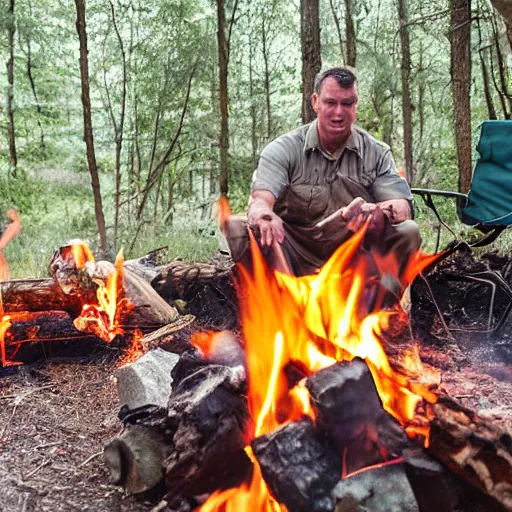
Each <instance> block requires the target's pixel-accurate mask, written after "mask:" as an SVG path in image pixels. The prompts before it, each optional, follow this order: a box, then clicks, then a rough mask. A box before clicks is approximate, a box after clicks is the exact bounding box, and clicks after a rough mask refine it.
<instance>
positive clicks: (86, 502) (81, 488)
mask: <svg viewBox="0 0 512 512" xmlns="http://www.w3.org/2000/svg"><path fill="white" fill-rule="evenodd" d="M114 368H115V361H113V360H112V356H111V355H105V354H95V357H94V358H92V357H91V358H89V360H83V361H47V362H39V363H34V364H32V365H29V366H25V367H20V368H19V369H17V370H16V371H15V372H14V373H13V375H10V376H9V375H7V376H4V377H2V378H0V489H2V492H1V497H0V511H1V512H32V511H42V512H43V511H48V512H50V511H51V512H68V511H69V512H71V511H75V510H91V511H95V512H103V511H105V512H107V511H108V512H110V511H112V512H114V511H116V512H118V511H119V512H123V511H128V510H129V511H134V512H136V511H143V510H145V511H147V510H150V509H151V508H152V506H151V504H149V503H139V502H137V501H136V500H135V499H134V498H128V497H126V496H124V493H123V491H122V490H121V489H120V488H119V487H115V486H112V485H110V484H109V483H108V475H107V471H106V468H105V466H104V465H103V460H102V456H101V455H102V451H103V447H104V446H105V444H106V443H107V441H108V440H109V439H110V438H112V437H114V436H115V435H116V434H117V433H118V432H119V430H120V428H121V422H120V421H119V419H118V418H117V412H118V409H119V406H118V402H117V390H116V384H115V381H114V380H113V378H112V376H113V371H114ZM4 373H5V371H4Z"/></svg>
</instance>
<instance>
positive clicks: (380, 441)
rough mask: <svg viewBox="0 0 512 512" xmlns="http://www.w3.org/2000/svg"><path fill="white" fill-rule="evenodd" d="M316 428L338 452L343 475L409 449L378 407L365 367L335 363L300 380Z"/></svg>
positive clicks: (408, 443)
mask: <svg viewBox="0 0 512 512" xmlns="http://www.w3.org/2000/svg"><path fill="white" fill-rule="evenodd" d="M306 387H307V389H308V391H309V394H310V396H311V402H312V406H313V409H314V410H315V412H316V415H317V422H318V425H319V428H320V429H321V430H323V431H325V432H326V433H327V435H328V436H329V437H330V438H331V439H332V441H333V443H334V444H335V446H336V447H337V449H338V450H339V453H343V455H344V457H343V462H344V464H343V474H344V475H347V474H349V473H352V472H354V471H357V470H359V469H361V468H364V467H366V466H369V465H373V464H378V463H381V462H384V461H385V460H388V459H389V458H396V457H399V456H401V454H402V451H403V450H404V449H406V448H408V447H410V446H411V441H410V440H409V439H408V438H407V435H406V434H405V432H404V430H403V428H402V427H401V425H400V424H399V423H398V422H397V421H396V420H395V419H394V418H393V417H392V416H391V415H389V414H388V413H387V412H386V411H385V410H384V409H383V408H382V403H381V400H380V398H379V394H378V393H377V389H376V387H375V383H374V381H373V378H372V375H371V373H370V371H369V369H368V366H367V365H366V363H365V362H364V361H363V360H362V359H359V358H355V359H353V360H352V361H350V362H345V361H342V362H339V363H336V364H334V365H332V366H329V367H327V368H325V369H323V370H320V371H319V372H317V373H315V374H314V375H312V376H311V377H308V378H307V379H306Z"/></svg>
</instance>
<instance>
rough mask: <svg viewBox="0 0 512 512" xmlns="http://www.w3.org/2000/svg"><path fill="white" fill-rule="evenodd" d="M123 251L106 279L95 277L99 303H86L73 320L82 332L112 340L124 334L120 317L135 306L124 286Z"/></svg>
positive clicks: (108, 340)
mask: <svg viewBox="0 0 512 512" xmlns="http://www.w3.org/2000/svg"><path fill="white" fill-rule="evenodd" d="M123 262H124V257H123V251H122V250H121V251H119V253H118V255H117V257H116V261H115V264H114V267H115V271H114V272H112V273H111V274H109V275H108V276H107V277H106V278H105V281H103V280H101V279H95V282H96V283H97V285H98V289H97V291H96V299H97V301H98V303H97V304H84V306H83V307H82V312H81V313H80V316H79V317H78V318H76V319H75V321H74V322H73V323H74V325H75V327H76V328H77V329H78V330H80V331H82V332H90V333H92V334H95V335H96V336H98V337H99V338H101V339H102V340H104V341H107V342H111V341H112V340H113V339H114V338H115V337H116V336H117V335H119V334H124V332H125V331H124V329H123V327H122V326H121V324H120V319H122V317H123V316H124V315H125V314H126V313H127V312H129V311H130V310H131V309H132V308H133V304H132V303H131V302H130V301H129V300H128V299H127V298H125V297H123V294H124V288H123Z"/></svg>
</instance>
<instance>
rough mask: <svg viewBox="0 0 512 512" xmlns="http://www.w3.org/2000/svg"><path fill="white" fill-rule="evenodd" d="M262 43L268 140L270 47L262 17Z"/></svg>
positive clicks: (269, 131) (268, 137)
mask: <svg viewBox="0 0 512 512" xmlns="http://www.w3.org/2000/svg"><path fill="white" fill-rule="evenodd" d="M261 42H262V52H263V63H264V65H265V66H264V69H265V77H264V86H265V104H266V107H267V108H266V110H267V140H270V138H271V136H272V112H271V110H270V70H269V64H268V47H267V27H266V25H265V16H264V15H263V16H262V23H261Z"/></svg>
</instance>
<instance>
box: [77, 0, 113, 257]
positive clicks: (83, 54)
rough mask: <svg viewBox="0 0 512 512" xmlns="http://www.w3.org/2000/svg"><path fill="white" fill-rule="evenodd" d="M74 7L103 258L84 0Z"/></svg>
mask: <svg viewBox="0 0 512 512" xmlns="http://www.w3.org/2000/svg"><path fill="white" fill-rule="evenodd" d="M75 6H76V31H77V33H78V38H79V40H80V77H81V81H82V105H83V116H84V139H85V145H86V148H87V164H88V167H89V173H90V175H91V184H92V192H93V196H94V211H95V213H96V224H97V226H98V233H99V235H100V251H101V255H100V257H104V256H105V254H106V252H107V232H106V227H105V216H104V214H103V203H102V199H101V189H100V179H99V175H98V166H97V165H96V154H95V152H94V137H93V132H92V119H91V98H90V93H89V65H88V57H87V29H86V23H85V0H75Z"/></svg>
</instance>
